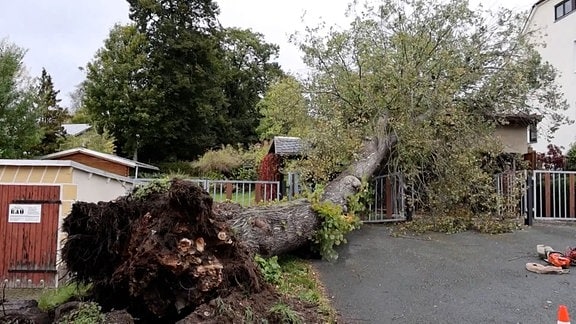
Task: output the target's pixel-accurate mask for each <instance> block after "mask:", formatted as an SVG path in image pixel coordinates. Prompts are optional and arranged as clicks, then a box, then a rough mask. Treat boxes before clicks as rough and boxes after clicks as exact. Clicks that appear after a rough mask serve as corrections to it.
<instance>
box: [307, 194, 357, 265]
mask: <svg viewBox="0 0 576 324" xmlns="http://www.w3.org/2000/svg"><path fill="white" fill-rule="evenodd" d="M312 209H313V210H314V211H315V212H316V213H317V214H318V216H319V217H320V219H321V222H322V223H321V225H320V228H319V229H318V230H316V232H315V233H314V236H313V237H312V242H313V243H314V244H315V245H314V248H315V249H316V250H317V251H318V252H319V253H320V255H321V256H322V258H323V259H325V260H328V261H334V260H336V259H337V258H338V253H337V252H336V250H335V246H338V245H340V244H342V243H346V242H347V241H346V237H345V236H346V234H348V233H349V232H351V231H353V230H355V229H357V228H359V227H360V224H361V222H360V219H359V218H358V217H357V216H355V215H354V214H348V215H345V214H344V213H343V211H342V207H340V206H338V205H336V204H334V203H332V202H326V201H324V202H314V203H312Z"/></svg>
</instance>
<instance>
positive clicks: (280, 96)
mask: <svg viewBox="0 0 576 324" xmlns="http://www.w3.org/2000/svg"><path fill="white" fill-rule="evenodd" d="M304 92H305V90H304V87H303V86H302V84H301V83H300V82H299V81H298V80H297V79H296V78H294V77H293V76H286V77H283V78H281V79H279V80H278V81H276V82H275V83H273V84H272V85H271V86H270V88H269V89H268V91H267V92H266V95H265V96H264V98H262V100H260V102H258V105H257V108H258V109H259V111H260V114H261V115H262V118H261V119H260V124H259V125H258V128H257V132H258V135H259V137H260V139H261V140H270V139H272V138H274V136H297V137H306V136H307V134H308V133H309V132H310V131H311V129H310V128H311V126H312V125H311V122H312V115H311V113H310V112H309V105H308V102H307V100H306V98H305V97H304Z"/></svg>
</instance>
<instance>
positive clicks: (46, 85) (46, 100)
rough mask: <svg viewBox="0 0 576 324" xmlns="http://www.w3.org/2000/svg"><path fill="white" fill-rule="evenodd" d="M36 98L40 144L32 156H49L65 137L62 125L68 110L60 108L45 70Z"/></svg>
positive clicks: (52, 84)
mask: <svg viewBox="0 0 576 324" xmlns="http://www.w3.org/2000/svg"><path fill="white" fill-rule="evenodd" d="M39 83H40V84H39V86H38V93H37V96H36V105H37V109H38V113H39V114H40V116H39V119H38V124H39V126H40V128H41V130H42V139H41V142H40V144H39V145H38V146H37V147H36V148H35V149H34V151H33V154H34V155H46V154H51V153H54V152H56V151H58V149H59V148H60V144H62V142H63V141H64V139H65V137H66V131H65V130H64V127H62V124H63V123H65V122H66V120H67V119H68V118H69V117H70V116H69V114H68V110H67V109H65V108H62V107H61V106H60V99H58V93H59V92H60V91H58V90H56V89H54V83H52V77H51V76H50V74H48V72H46V69H44V68H43V69H42V74H41V76H40V80H39Z"/></svg>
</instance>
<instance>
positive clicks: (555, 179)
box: [529, 170, 576, 221]
mask: <svg viewBox="0 0 576 324" xmlns="http://www.w3.org/2000/svg"><path fill="white" fill-rule="evenodd" d="M531 181H532V190H531V192H530V193H529V194H530V196H531V197H529V198H531V199H533V201H534V205H533V216H534V219H541V220H566V221H576V172H574V171H543V170H537V171H534V172H533V175H532V179H531Z"/></svg>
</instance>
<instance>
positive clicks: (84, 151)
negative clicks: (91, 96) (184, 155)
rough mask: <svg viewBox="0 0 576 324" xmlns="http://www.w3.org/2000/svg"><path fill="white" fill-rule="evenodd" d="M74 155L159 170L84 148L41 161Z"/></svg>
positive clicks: (51, 156) (46, 157)
mask: <svg viewBox="0 0 576 324" xmlns="http://www.w3.org/2000/svg"><path fill="white" fill-rule="evenodd" d="M73 154H85V155H88V156H92V157H95V158H99V159H103V160H106V161H109V162H112V163H116V164H121V165H124V166H127V167H130V168H136V167H139V168H143V169H149V170H156V171H157V170H159V169H158V167H155V166H153V165H150V164H146V163H142V162H138V161H134V160H129V159H126V158H123V157H120V156H117V155H113V154H107V153H102V152H98V151H94V150H90V149H87V148H84V147H78V148H73V149H69V150H65V151H62V152H56V153H52V154H48V155H44V156H41V157H40V158H39V159H40V160H53V159H61V158H64V157H66V156H70V155H73Z"/></svg>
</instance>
